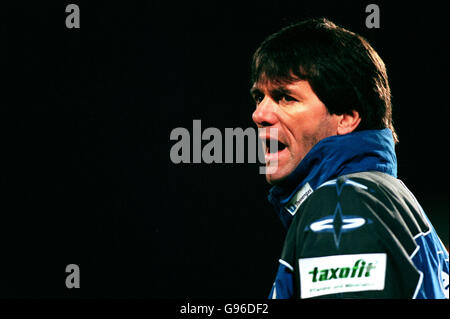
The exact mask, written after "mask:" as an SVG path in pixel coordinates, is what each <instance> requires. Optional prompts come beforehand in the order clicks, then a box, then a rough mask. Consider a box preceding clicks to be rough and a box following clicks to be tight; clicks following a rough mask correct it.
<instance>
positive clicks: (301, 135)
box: [251, 80, 338, 184]
mask: <svg viewBox="0 0 450 319" xmlns="http://www.w3.org/2000/svg"><path fill="white" fill-rule="evenodd" d="M251 93H252V95H253V98H254V99H255V101H256V110H255V111H254V112H253V116H252V118H253V121H254V122H255V123H256V125H257V126H258V128H266V130H265V131H266V133H265V135H264V136H260V138H261V139H262V140H263V143H264V142H265V145H266V150H265V158H266V162H267V164H266V165H269V163H270V161H275V160H276V159H277V158H278V159H277V168H276V169H275V170H273V171H270V170H269V172H270V173H267V174H266V179H267V182H269V183H270V184H277V183H278V182H280V181H282V180H283V179H285V178H286V177H287V176H288V175H289V174H290V173H292V172H293V171H294V169H295V168H296V167H297V166H298V165H299V163H300V162H301V160H302V159H303V158H304V157H305V156H306V154H307V153H308V152H309V151H310V150H311V148H312V147H313V146H314V145H315V144H316V143H317V142H319V141H320V140H321V139H323V138H325V137H328V136H331V135H336V134H337V133H336V131H337V123H338V120H337V116H336V115H330V114H329V113H328V111H327V109H326V107H325V105H324V104H323V103H322V101H320V99H319V98H318V97H317V95H316V94H315V93H314V91H313V90H312V88H311V86H310V85H309V83H308V81H303V80H300V81H296V82H292V83H290V84H285V85H275V84H272V83H270V82H269V83H264V84H261V83H255V84H254V85H253V88H252V89H251ZM270 128H276V129H277V131H278V136H277V140H278V152H276V153H274V152H273V150H271V149H270V147H269V145H270V143H269V140H270V139H271V138H272V139H274V138H275V137H274V136H273V135H272V136H271V135H270V131H271V130H269V129H270Z"/></svg>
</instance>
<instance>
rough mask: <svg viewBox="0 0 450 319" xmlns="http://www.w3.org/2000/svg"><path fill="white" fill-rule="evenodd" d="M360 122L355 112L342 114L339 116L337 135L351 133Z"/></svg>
mask: <svg viewBox="0 0 450 319" xmlns="http://www.w3.org/2000/svg"><path fill="white" fill-rule="evenodd" d="M360 122H361V117H360V116H359V113H358V112H357V111H355V110H353V111H351V113H349V114H346V113H344V114H342V115H340V116H339V121H338V126H337V134H338V135H344V134H348V133H351V132H353V131H354V130H355V129H356V127H358V125H359V123H360Z"/></svg>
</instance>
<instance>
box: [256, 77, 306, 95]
mask: <svg viewBox="0 0 450 319" xmlns="http://www.w3.org/2000/svg"><path fill="white" fill-rule="evenodd" d="M305 90H306V91H310V90H311V86H310V85H309V82H308V81H307V80H293V81H283V82H281V81H256V82H255V83H253V86H252V89H251V91H252V92H254V91H259V92H267V93H271V92H286V93H290V92H301V91H305Z"/></svg>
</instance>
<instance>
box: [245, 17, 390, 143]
mask: <svg viewBox="0 0 450 319" xmlns="http://www.w3.org/2000/svg"><path fill="white" fill-rule="evenodd" d="M251 76H252V81H253V83H256V82H259V83H264V82H271V83H277V84H286V83H291V82H293V81H298V80H307V81H308V82H309V84H310V85H311V88H312V89H313V91H314V92H315V93H316V95H317V96H318V97H319V99H320V100H321V101H322V102H323V103H324V104H325V106H326V108H327V110H328V112H329V113H330V114H338V115H340V114H348V113H351V111H353V110H356V111H358V113H359V114H360V117H361V122H360V124H359V125H358V127H357V128H356V130H357V131H359V130H375V129H384V128H389V129H391V130H392V134H393V136H394V141H395V142H398V138H397V134H396V132H395V129H394V126H393V122H392V105H391V91H390V88H389V82H388V77H387V73H386V66H385V65H384V62H383V60H381V58H380V56H379V55H378V54H377V52H376V51H375V50H374V49H373V48H372V46H371V45H370V44H369V43H368V42H367V40H366V39H364V38H363V37H361V36H360V35H358V34H356V33H353V32H351V31H348V30H346V29H344V28H342V27H339V26H337V25H336V24H334V23H333V22H331V21H329V20H327V19H325V18H321V19H310V20H306V21H303V22H300V23H296V24H293V25H290V26H288V27H285V28H283V29H282V30H280V31H279V32H277V33H275V34H273V35H271V36H269V37H268V38H267V39H265V40H264V41H263V42H262V43H261V45H260V46H259V48H258V49H257V50H256V52H255V54H254V55H253V61H252V74H251Z"/></svg>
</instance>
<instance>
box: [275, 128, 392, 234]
mask: <svg viewBox="0 0 450 319" xmlns="http://www.w3.org/2000/svg"><path fill="white" fill-rule="evenodd" d="M365 171H379V172H383V173H386V174H389V175H392V176H394V177H397V157H396V155H395V143H394V140H393V137H392V131H391V130H390V129H387V128H386V129H383V130H366V131H358V132H353V133H350V134H346V135H335V136H330V137H327V138H325V139H323V140H321V141H320V142H318V143H317V144H316V145H315V146H314V147H313V148H312V149H311V150H310V151H309V152H308V154H306V156H305V158H304V159H303V160H302V161H301V162H300V164H299V165H298V166H297V168H296V169H295V170H294V171H293V172H292V173H291V174H290V175H289V176H288V177H287V178H286V179H285V180H283V181H282V182H281V183H280V184H278V185H276V186H274V187H272V188H271V189H270V191H269V196H268V199H269V202H270V203H271V204H272V205H273V206H274V208H275V210H276V212H277V213H278V215H279V217H280V219H281V221H282V223H283V225H284V226H285V227H286V228H288V227H289V225H290V223H291V222H292V219H293V217H294V214H295V212H294V214H292V213H291V212H289V210H288V209H287V208H286V206H287V204H288V203H289V202H290V201H291V199H292V198H293V197H294V195H296V194H297V193H302V192H310V191H314V190H315V189H317V188H318V187H319V186H320V185H321V184H323V183H324V182H326V181H328V180H330V179H334V178H336V177H338V176H341V175H346V174H351V173H357V172H365ZM302 188H303V190H302ZM299 191H300V192H299Z"/></svg>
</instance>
